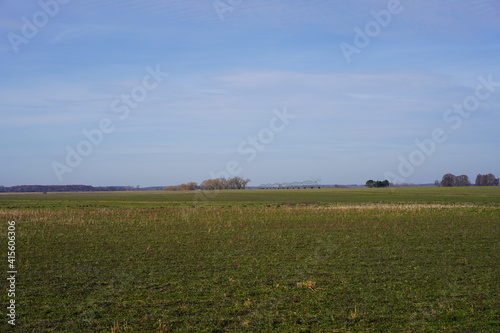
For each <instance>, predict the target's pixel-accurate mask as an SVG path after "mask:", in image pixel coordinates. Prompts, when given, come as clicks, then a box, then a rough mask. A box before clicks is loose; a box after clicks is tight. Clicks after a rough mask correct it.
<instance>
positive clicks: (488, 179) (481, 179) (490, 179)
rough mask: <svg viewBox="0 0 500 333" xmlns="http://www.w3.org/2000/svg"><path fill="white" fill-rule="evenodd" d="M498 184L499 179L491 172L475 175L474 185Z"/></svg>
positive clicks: (499, 182)
mask: <svg viewBox="0 0 500 333" xmlns="http://www.w3.org/2000/svg"><path fill="white" fill-rule="evenodd" d="M499 184H500V179H498V178H495V176H494V175H493V174H492V173H489V174H487V175H481V174H479V175H477V176H476V186H498V185H499Z"/></svg>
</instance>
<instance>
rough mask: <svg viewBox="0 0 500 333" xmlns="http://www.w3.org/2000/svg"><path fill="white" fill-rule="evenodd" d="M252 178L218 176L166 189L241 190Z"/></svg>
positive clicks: (166, 188)
mask: <svg viewBox="0 0 500 333" xmlns="http://www.w3.org/2000/svg"><path fill="white" fill-rule="evenodd" d="M249 182H250V179H243V178H241V177H234V178H230V179H226V178H216V179H207V180H204V181H203V182H202V183H201V184H200V185H198V184H197V183H195V182H189V183H186V184H181V185H177V186H167V187H165V188H164V190H166V191H194V190H240V189H245V188H246V187H247V184H248V183H249Z"/></svg>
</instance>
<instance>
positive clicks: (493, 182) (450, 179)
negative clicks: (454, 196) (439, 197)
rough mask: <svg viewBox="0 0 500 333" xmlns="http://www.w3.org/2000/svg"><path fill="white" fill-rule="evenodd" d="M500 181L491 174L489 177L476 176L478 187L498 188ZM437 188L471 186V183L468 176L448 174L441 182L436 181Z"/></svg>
mask: <svg viewBox="0 0 500 333" xmlns="http://www.w3.org/2000/svg"><path fill="white" fill-rule="evenodd" d="M499 183H500V180H499V179H498V178H496V177H495V176H494V175H493V174H491V173H489V174H487V175H481V174H478V175H477V176H476V182H475V184H474V185H476V186H498V185H499ZM434 185H436V186H443V187H453V186H457V187H458V186H471V182H470V180H469V177H468V176H467V175H460V176H455V175H454V174H451V173H447V174H445V175H444V176H443V178H442V179H441V181H439V180H436V181H435V182H434Z"/></svg>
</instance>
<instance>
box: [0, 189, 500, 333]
mask: <svg viewBox="0 0 500 333" xmlns="http://www.w3.org/2000/svg"><path fill="white" fill-rule="evenodd" d="M0 217H1V218H0V220H1V221H3V222H2V225H3V227H1V228H0V235H1V236H2V238H1V239H2V242H3V244H4V245H5V246H4V247H5V248H7V230H8V229H7V227H8V221H12V220H13V221H16V269H17V272H18V273H17V281H16V282H17V283H16V298H15V299H16V327H15V331H16V332H498V331H500V187H482V188H481V187H468V188H395V189H308V190H240V191H236V190H235V191H221V192H218V193H213V192H212V193H206V194H204V193H202V192H163V191H155V192H116V193H110V192H105V193H104V192H102V193H101V192H97V193H48V194H31V193H27V194H10V193H9V194H1V195H0ZM2 262H3V263H4V264H3V267H5V269H4V271H5V272H7V271H8V268H7V263H8V262H7V251H6V250H5V251H2ZM2 283H3V285H4V287H3V288H2V289H3V290H4V296H3V300H4V303H3V304H4V306H3V308H4V309H5V308H6V307H7V290H8V285H7V281H6V280H4V281H3V282H2ZM5 318H6V317H4V320H3V321H2V323H1V325H2V326H0V330H2V331H7V330H8V329H10V327H9V326H10V325H7V319H5Z"/></svg>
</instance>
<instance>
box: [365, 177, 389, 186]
mask: <svg viewBox="0 0 500 333" xmlns="http://www.w3.org/2000/svg"><path fill="white" fill-rule="evenodd" d="M389 185H390V183H389V181H388V180H387V179H386V180H382V181H380V180H377V181H375V180H372V179H370V180H367V181H366V184H365V186H366V187H369V188H373V187H389Z"/></svg>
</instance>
